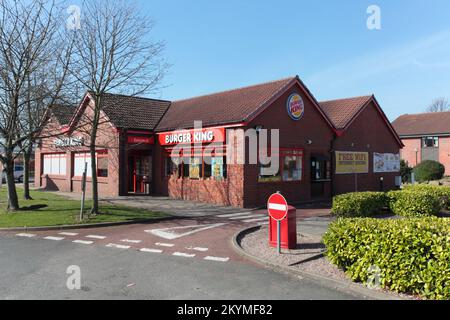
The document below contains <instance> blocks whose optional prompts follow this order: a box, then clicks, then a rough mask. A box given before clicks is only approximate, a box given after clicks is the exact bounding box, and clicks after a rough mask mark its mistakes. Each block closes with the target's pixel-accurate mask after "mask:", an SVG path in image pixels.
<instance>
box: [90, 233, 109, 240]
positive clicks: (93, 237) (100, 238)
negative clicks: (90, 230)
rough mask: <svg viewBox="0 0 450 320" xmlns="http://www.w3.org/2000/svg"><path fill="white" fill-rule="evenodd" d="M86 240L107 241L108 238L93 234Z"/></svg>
mask: <svg viewBox="0 0 450 320" xmlns="http://www.w3.org/2000/svg"><path fill="white" fill-rule="evenodd" d="M86 238H90V239H99V240H103V239H106V237H104V236H96V235H92V234H91V235H88V236H86Z"/></svg>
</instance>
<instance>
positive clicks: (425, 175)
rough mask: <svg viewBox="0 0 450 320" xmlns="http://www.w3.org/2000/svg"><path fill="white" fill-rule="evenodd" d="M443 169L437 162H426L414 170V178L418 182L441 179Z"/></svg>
mask: <svg viewBox="0 0 450 320" xmlns="http://www.w3.org/2000/svg"><path fill="white" fill-rule="evenodd" d="M444 173H445V167H444V166H443V165H442V164H440V163H439V162H437V161H433V160H426V161H423V162H422V163H420V164H419V165H417V166H416V167H415V168H414V176H415V179H416V180H417V181H418V182H425V181H432V180H439V179H442V177H443V176H444Z"/></svg>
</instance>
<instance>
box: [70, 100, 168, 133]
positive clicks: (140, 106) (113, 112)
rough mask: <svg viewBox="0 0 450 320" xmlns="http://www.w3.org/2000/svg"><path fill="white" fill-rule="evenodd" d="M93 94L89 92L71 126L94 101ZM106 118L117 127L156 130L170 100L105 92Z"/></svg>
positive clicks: (103, 102) (102, 110) (103, 105)
mask: <svg viewBox="0 0 450 320" xmlns="http://www.w3.org/2000/svg"><path fill="white" fill-rule="evenodd" d="M93 102H94V98H93V94H92V93H90V92H87V93H86V94H85V96H84V98H83V100H82V102H81V104H80V105H79V107H78V109H77V112H76V113H75V114H74V116H73V117H72V119H71V122H70V127H72V128H73V127H74V125H75V124H76V123H77V122H78V120H79V119H80V117H81V114H82V113H83V112H85V110H86V107H87V106H88V105H89V103H93ZM100 103H101V112H102V113H103V116H104V118H105V119H106V120H107V121H108V122H110V123H111V125H113V126H114V127H115V128H121V129H138V130H151V131H153V130H155V128H156V126H157V125H158V123H159V122H160V120H161V118H162V117H163V115H164V114H165V113H166V111H167V109H168V108H169V106H170V101H164V100H157V99H150V98H142V97H134V96H125V95H119V94H111V93H105V94H103V95H102V97H101V99H100Z"/></svg>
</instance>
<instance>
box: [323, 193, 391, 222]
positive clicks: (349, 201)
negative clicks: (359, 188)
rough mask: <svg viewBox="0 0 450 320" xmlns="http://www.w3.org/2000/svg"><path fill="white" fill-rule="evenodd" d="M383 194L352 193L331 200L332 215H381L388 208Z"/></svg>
mask: <svg viewBox="0 0 450 320" xmlns="http://www.w3.org/2000/svg"><path fill="white" fill-rule="evenodd" d="M387 199H388V198H387V196H386V194H385V193H383V192H354V193H347V194H342V195H339V196H336V197H334V198H333V208H332V213H333V214H334V215H336V216H340V217H367V216H372V215H375V214H379V213H381V211H382V210H383V209H384V208H385V207H387V206H388V203H387Z"/></svg>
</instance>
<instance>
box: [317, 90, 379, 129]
mask: <svg viewBox="0 0 450 320" xmlns="http://www.w3.org/2000/svg"><path fill="white" fill-rule="evenodd" d="M372 97H373V96H363V97H355V98H347V99H339V100H330V101H322V102H319V105H320V108H321V109H322V110H323V112H324V113H325V114H326V116H327V117H328V118H329V119H330V121H331V122H332V123H333V125H334V127H335V128H336V129H338V130H342V129H345V128H346V127H347V125H348V124H349V123H350V122H351V121H352V120H353V118H354V117H355V116H356V115H357V114H358V113H359V111H361V109H362V108H363V107H364V106H365V105H366V104H367V103H368V102H369V100H370V99H372Z"/></svg>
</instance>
